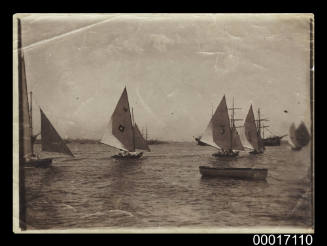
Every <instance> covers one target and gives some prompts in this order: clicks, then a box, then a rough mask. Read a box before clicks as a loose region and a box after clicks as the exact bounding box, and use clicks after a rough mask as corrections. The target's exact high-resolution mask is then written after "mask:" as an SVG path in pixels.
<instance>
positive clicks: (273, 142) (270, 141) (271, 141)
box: [257, 109, 287, 146]
mask: <svg viewBox="0 0 327 246" xmlns="http://www.w3.org/2000/svg"><path fill="white" fill-rule="evenodd" d="M264 121H268V119H262V118H261V117H260V109H258V120H257V122H258V124H257V128H258V131H259V132H260V134H261V136H262V142H263V145H264V146H279V145H280V142H281V140H282V138H284V137H286V136H287V135H282V136H277V135H276V134H273V133H272V132H271V131H270V130H269V129H268V127H269V126H268V125H265V124H264V123H262V124H261V122H264ZM265 128H267V131H268V132H269V133H270V134H271V136H269V137H266V138H265Z"/></svg>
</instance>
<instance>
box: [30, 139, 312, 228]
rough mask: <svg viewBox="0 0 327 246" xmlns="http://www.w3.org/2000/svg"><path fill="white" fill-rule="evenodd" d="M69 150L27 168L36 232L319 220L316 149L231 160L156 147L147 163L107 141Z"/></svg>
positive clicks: (272, 150)
mask: <svg viewBox="0 0 327 246" xmlns="http://www.w3.org/2000/svg"><path fill="white" fill-rule="evenodd" d="M37 147H38V148H39V146H37ZM69 147H70V149H71V150H72V152H73V153H74V154H75V157H76V158H75V159H71V158H69V157H62V156H61V157H59V158H56V159H54V162H53V166H52V167H51V168H47V169H41V168H25V172H26V174H25V175H26V203H27V224H28V229H66V228H69V229H72V228H91V227H111V228H117V227H118V228H119V227H124V228H126V227H127V228H128V227H138V228H143V227H144V228H146V227H176V226H179V227H197V228H199V227H201V228H202V227H203V228H205V227H223V228H226V227H236V226H237V227H242V226H247V227H249V226H295V227H309V226H311V224H312V221H311V211H312V206H311V201H312V200H311V192H310V189H311V188H310V187H311V185H310V178H309V177H310V176H309V174H310V172H309V170H310V169H309V168H310V161H309V160H310V159H309V152H308V151H309V150H308V148H307V149H306V150H303V151H301V152H292V151H291V150H289V149H288V146H287V145H282V146H278V147H267V149H266V152H265V153H264V154H263V155H258V156H252V155H249V154H247V153H244V154H242V155H241V156H239V158H237V159H236V160H234V161H226V160H219V159H216V158H214V157H212V156H211V154H212V153H214V149H212V148H211V147H203V146H198V145H196V144H194V143H171V144H161V145H151V146H150V147H151V149H152V152H150V153H145V157H144V159H142V160H138V161H136V160H134V161H117V160H113V159H111V158H110V156H111V155H113V154H114V153H116V151H115V150H113V149H112V148H110V147H107V146H105V145H101V144H70V145H69ZM52 156H53V155H52ZM200 165H209V166H216V167H220V166H231V167H258V168H268V170H269V171H268V177H267V181H266V182H263V181H244V180H226V179H203V178H201V176H200V173H199V166H200Z"/></svg>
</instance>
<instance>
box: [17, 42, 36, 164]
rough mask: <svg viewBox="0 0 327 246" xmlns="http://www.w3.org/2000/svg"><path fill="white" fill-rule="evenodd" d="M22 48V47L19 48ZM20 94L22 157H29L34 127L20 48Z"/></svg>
mask: <svg viewBox="0 0 327 246" xmlns="http://www.w3.org/2000/svg"><path fill="white" fill-rule="evenodd" d="M19 49H20V48H19ZM19 54H20V56H19V61H18V62H19V95H20V98H19V99H20V100H19V104H20V107H19V109H20V112H19V121H20V127H19V129H20V132H19V137H20V141H19V144H20V145H22V146H21V148H20V150H21V151H20V152H21V157H23V158H24V159H29V158H30V157H31V155H32V154H33V153H32V151H33V149H32V131H31V130H32V129H31V125H30V112H29V108H28V95H27V84H26V71H25V60H24V54H23V51H22V50H19Z"/></svg>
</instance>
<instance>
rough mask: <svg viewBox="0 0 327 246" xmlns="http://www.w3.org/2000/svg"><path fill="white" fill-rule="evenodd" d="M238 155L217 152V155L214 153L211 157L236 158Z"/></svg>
mask: <svg viewBox="0 0 327 246" xmlns="http://www.w3.org/2000/svg"><path fill="white" fill-rule="evenodd" d="M238 153H239V152H232V153H224V152H217V153H214V154H212V156H214V157H227V158H228V157H236V156H238Z"/></svg>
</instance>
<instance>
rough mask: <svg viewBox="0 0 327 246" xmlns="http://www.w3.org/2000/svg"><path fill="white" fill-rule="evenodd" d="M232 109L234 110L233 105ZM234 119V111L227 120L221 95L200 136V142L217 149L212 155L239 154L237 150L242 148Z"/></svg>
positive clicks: (226, 111) (224, 103)
mask: <svg viewBox="0 0 327 246" xmlns="http://www.w3.org/2000/svg"><path fill="white" fill-rule="evenodd" d="M232 109H233V110H234V107H233V108H232ZM233 112H234V111H233ZM234 121H235V119H234V113H233V114H232V120H231V122H230V120H229V115H228V108H227V104H226V98H225V96H223V98H222V100H221V101H220V103H219V105H218V107H217V109H216V111H215V113H214V114H213V115H212V118H211V120H210V122H209V125H208V126H207V128H206V130H205V132H204V134H203V135H202V136H201V143H205V144H207V145H210V146H212V147H215V148H217V149H218V150H219V151H218V152H217V153H214V154H213V156H216V157H236V156H238V154H239V150H244V147H243V145H242V143H241V140H240V136H239V135H238V132H237V130H236V126H235V124H234ZM202 145H203V144H202Z"/></svg>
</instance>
